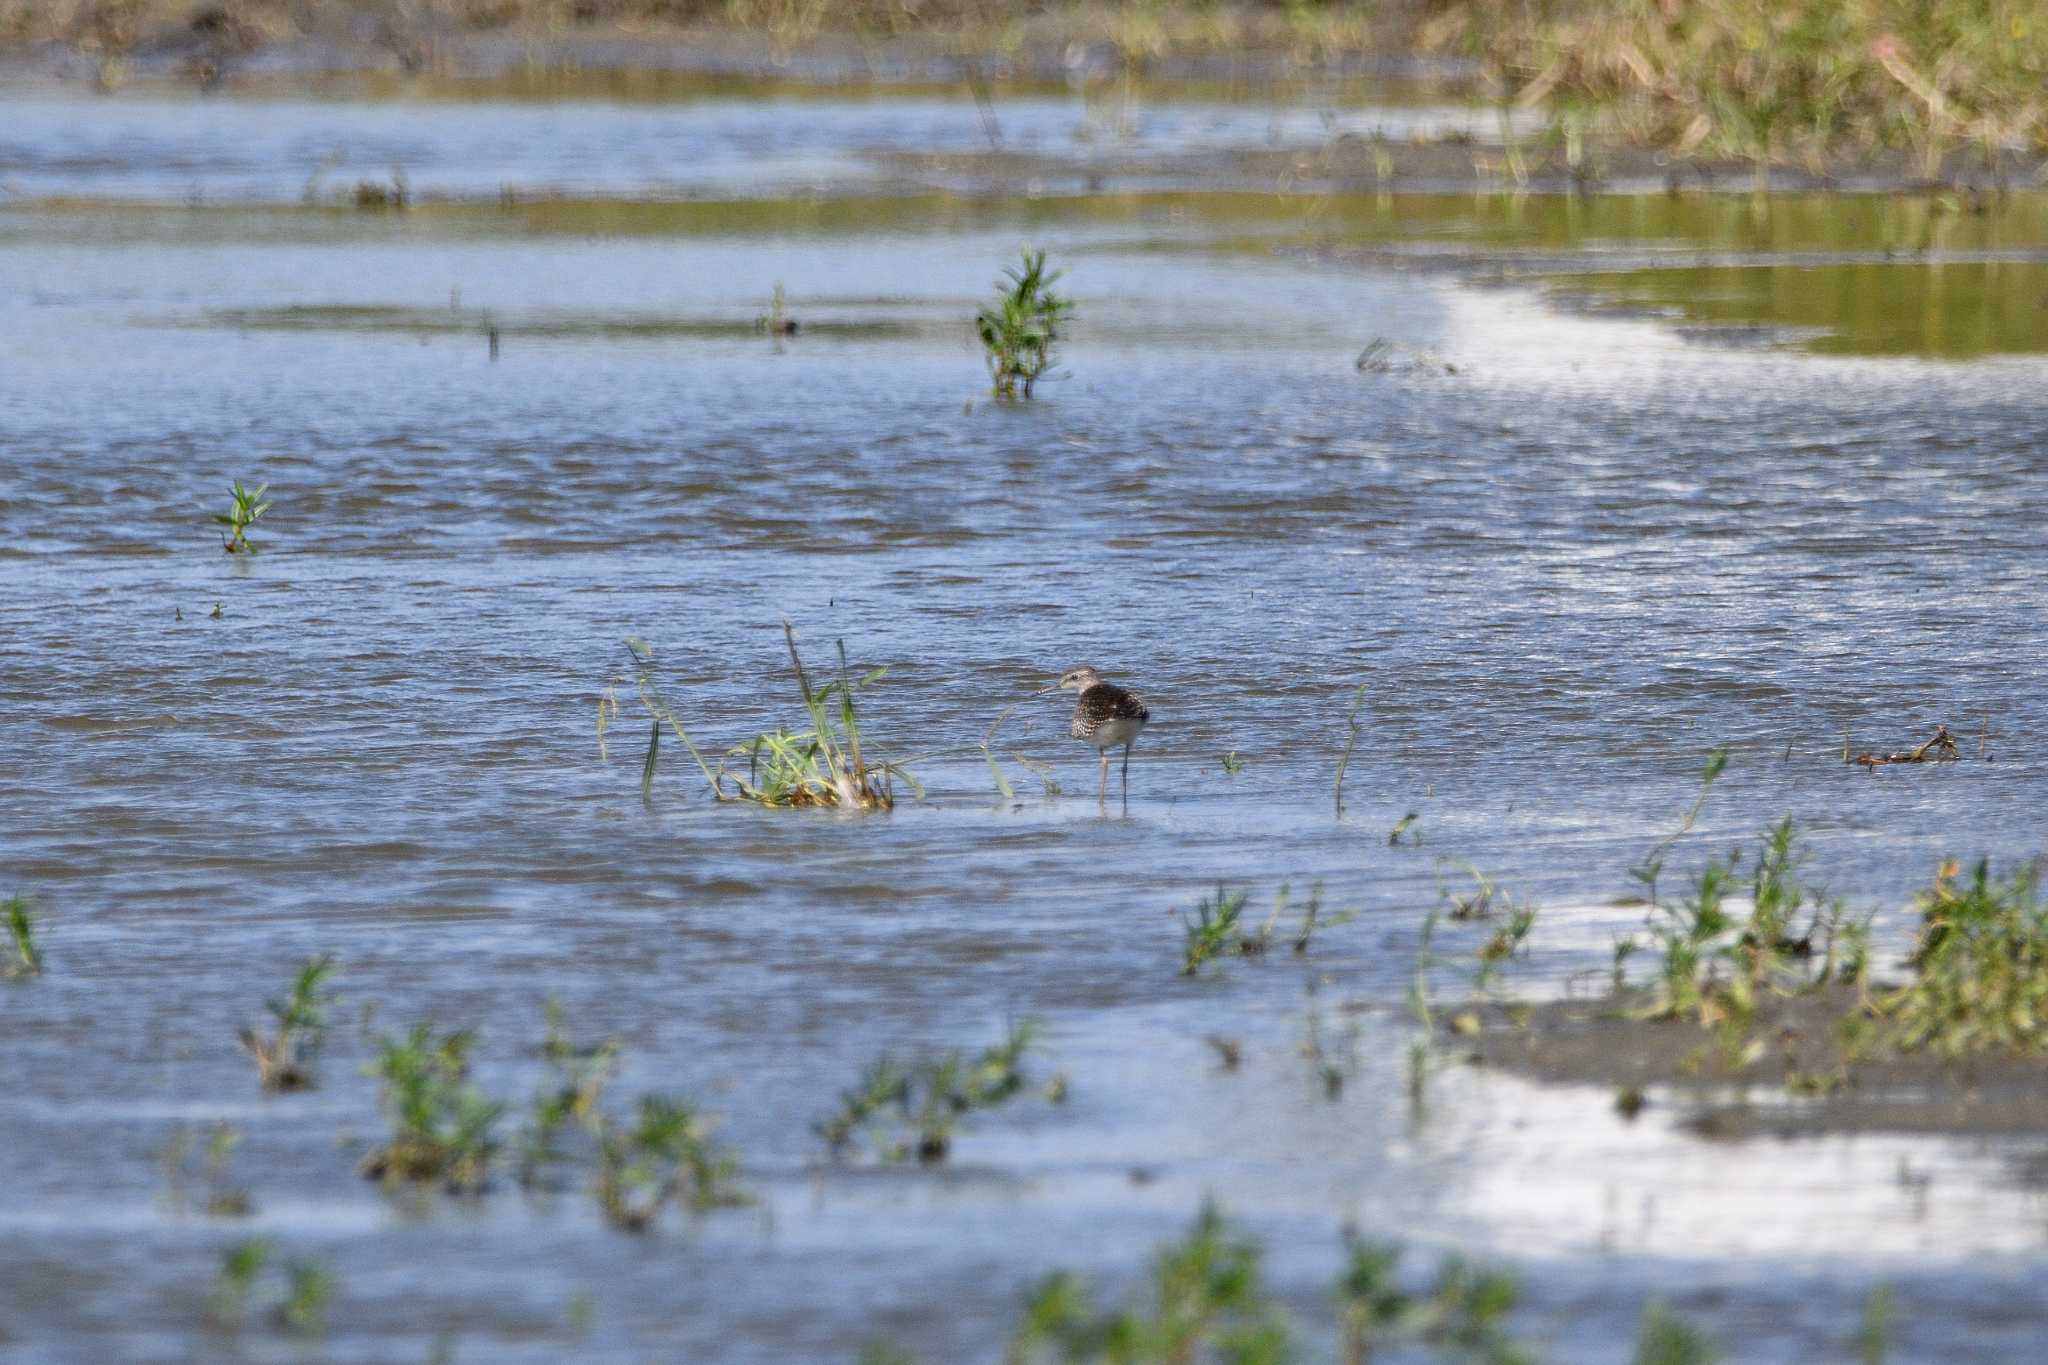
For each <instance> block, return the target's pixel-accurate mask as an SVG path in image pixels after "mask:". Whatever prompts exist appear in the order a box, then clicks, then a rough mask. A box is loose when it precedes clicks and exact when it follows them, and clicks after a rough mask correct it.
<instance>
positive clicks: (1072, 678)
mask: <svg viewBox="0 0 2048 1365" xmlns="http://www.w3.org/2000/svg"><path fill="white" fill-rule="evenodd" d="M1101 681H1102V675H1101V674H1100V673H1097V672H1096V671H1095V670H1094V669H1092V668H1090V667H1089V666H1088V665H1087V664H1076V665H1075V666H1074V667H1072V668H1070V669H1068V670H1067V671H1066V672H1064V673H1062V674H1060V680H1059V681H1058V682H1056V683H1054V684H1053V685H1052V686H1051V687H1047V688H1044V689H1042V690H1041V691H1040V693H1039V695H1040V696H1043V695H1044V694H1045V693H1046V692H1086V691H1087V690H1088V689H1089V688H1091V687H1093V686H1095V684H1097V683H1099V682H1101Z"/></svg>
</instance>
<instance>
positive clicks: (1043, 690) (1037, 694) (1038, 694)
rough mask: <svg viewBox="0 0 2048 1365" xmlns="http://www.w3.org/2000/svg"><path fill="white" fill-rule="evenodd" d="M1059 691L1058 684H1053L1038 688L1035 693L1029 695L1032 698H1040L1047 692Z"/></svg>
mask: <svg viewBox="0 0 2048 1365" xmlns="http://www.w3.org/2000/svg"><path fill="white" fill-rule="evenodd" d="M1059 690H1060V685H1059V684H1058V683H1054V684H1053V685H1052V686H1051V687H1041V688H1039V689H1038V690H1037V691H1036V692H1033V693H1032V694H1031V695H1032V696H1034V697H1042V696H1044V695H1045V694H1046V693H1048V692H1057V691H1059Z"/></svg>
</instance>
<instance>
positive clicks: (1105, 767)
mask: <svg viewBox="0 0 2048 1365" xmlns="http://www.w3.org/2000/svg"><path fill="white" fill-rule="evenodd" d="M1108 797H1109V750H1107V749H1104V750H1103V751H1102V782H1101V784H1100V785H1099V786H1097V787H1096V788H1095V799H1096V800H1097V801H1104V800H1107V799H1108Z"/></svg>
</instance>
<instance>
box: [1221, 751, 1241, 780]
mask: <svg viewBox="0 0 2048 1365" xmlns="http://www.w3.org/2000/svg"><path fill="white" fill-rule="evenodd" d="M1223 771H1224V772H1226V773H1229V774H1230V775H1231V776H1232V777H1235V776H1237V775H1238V774H1239V773H1241V772H1243V771H1244V760H1243V759H1242V758H1240V757H1238V753H1237V750H1235V749H1232V750H1231V751H1230V752H1229V753H1227V754H1225V755H1223Z"/></svg>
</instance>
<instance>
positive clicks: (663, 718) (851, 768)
mask: <svg viewBox="0 0 2048 1365" xmlns="http://www.w3.org/2000/svg"><path fill="white" fill-rule="evenodd" d="M782 634H783V640H784V642H785V643H786V644H787V645H788V647H789V663H790V668H791V670H792V671H793V672H794V673H795V675H796V682H797V688H798V691H799V692H800V693H801V694H802V697H803V703H804V710H805V712H806V713H807V714H808V715H809V717H810V720H811V728H810V729H809V730H807V731H801V732H797V733H791V732H789V731H787V730H782V729H778V730H775V731H773V732H771V733H766V734H761V735H756V736H755V737H754V738H753V739H752V740H750V741H748V742H747V743H745V744H740V745H736V746H734V747H733V748H732V749H731V750H729V751H728V753H727V755H726V757H727V758H739V757H744V758H746V759H747V772H746V776H745V777H741V776H739V775H738V774H737V773H735V772H732V771H730V770H729V769H728V767H727V765H726V764H725V763H723V762H721V763H720V765H719V767H718V768H717V769H716V770H715V771H714V770H713V769H712V767H711V765H710V764H709V763H708V762H707V761H706V760H705V758H704V755H703V753H702V752H701V751H700V750H699V749H698V748H697V746H696V744H695V742H693V741H692V740H691V739H690V736H689V734H688V733H687V732H686V731H685V730H684V729H683V727H682V724H681V723H680V722H679V721H677V719H676V717H675V712H674V711H673V710H672V709H671V708H670V707H669V705H668V702H667V701H666V700H665V699H664V698H663V696H662V694H661V689H660V687H659V685H658V684H657V683H656V682H655V680H654V648H653V646H651V645H649V644H648V643H647V642H646V641H645V640H642V639H640V638H639V637H638V636H630V635H629V636H627V637H626V647H627V648H628V649H629V650H631V651H632V653H633V656H634V659H635V661H636V663H637V665H638V667H637V673H638V680H639V687H640V698H641V700H642V701H643V702H644V703H645V704H646V706H647V710H648V712H649V714H650V715H652V716H653V718H654V719H653V725H652V728H651V729H650V730H649V733H648V740H647V757H646V759H645V760H644V761H643V762H642V764H641V768H640V790H641V793H642V795H643V796H644V795H646V794H648V793H649V792H651V790H652V788H653V784H654V771H655V765H656V762H657V757H658V755H659V753H660V749H661V727H662V726H663V725H664V724H666V725H667V726H668V727H669V730H670V731H671V732H672V733H673V734H674V735H675V737H676V738H677V739H679V740H681V741H682V743H683V747H684V748H686V749H688V750H689V753H690V757H691V758H692V759H694V760H695V761H696V763H697V768H698V771H700V772H702V773H703V774H704V780H705V781H706V782H708V783H710V784H711V793H712V795H713V796H714V797H715V798H716V799H718V800H720V801H753V802H757V803H759V804H761V805H764V806H836V807H840V808H842V809H849V810H888V809H890V808H892V807H893V806H894V805H895V804H896V792H895V779H896V778H899V777H900V778H902V779H903V780H904V781H905V782H907V783H909V784H910V786H911V788H912V789H913V790H921V789H920V788H918V785H917V780H916V779H915V778H913V777H912V776H911V775H910V773H909V772H908V771H907V770H906V769H905V768H904V767H903V766H902V765H901V764H897V763H885V762H877V763H870V762H868V761H867V759H866V757H865V756H864V754H863V752H862V742H863V741H862V735H861V729H860V717H859V713H858V711H857V710H856V708H855V705H854V695H855V693H856V692H857V691H859V690H860V689H861V688H864V687H868V686H871V685H872V684H874V683H875V682H877V681H879V680H880V679H881V678H882V677H883V676H884V675H885V674H886V673H887V672H888V669H886V668H877V669H873V670H871V671H869V672H868V673H866V674H863V675H861V676H860V677H858V678H856V677H854V676H853V674H852V672H851V670H850V669H849V668H848V665H847V660H846V645H845V643H844V642H843V641H842V642H841V643H840V645H839V676H838V677H837V678H835V679H833V680H832V681H831V682H828V683H826V684H824V685H823V686H821V687H814V686H813V685H812V683H811V677H810V674H809V672H808V671H807V670H806V669H805V668H804V664H803V659H802V658H801V657H800V656H799V655H798V654H797V648H796V631H795V629H794V627H792V626H791V625H790V623H789V622H787V621H785V622H783V623H782ZM727 781H730V782H731V783H732V784H733V786H734V788H735V789H736V790H735V791H731V792H728V791H727V790H726V787H725V784H726V782H727Z"/></svg>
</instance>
